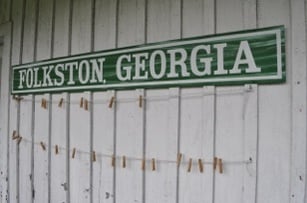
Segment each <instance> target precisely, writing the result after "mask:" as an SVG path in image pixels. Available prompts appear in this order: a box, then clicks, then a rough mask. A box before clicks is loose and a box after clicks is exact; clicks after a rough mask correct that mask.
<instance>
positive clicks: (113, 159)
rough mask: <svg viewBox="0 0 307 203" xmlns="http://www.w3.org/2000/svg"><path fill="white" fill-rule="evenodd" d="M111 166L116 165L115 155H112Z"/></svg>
mask: <svg viewBox="0 0 307 203" xmlns="http://www.w3.org/2000/svg"><path fill="white" fill-rule="evenodd" d="M111 166H112V167H115V156H114V155H112V159H111Z"/></svg>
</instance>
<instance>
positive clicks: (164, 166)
mask: <svg viewBox="0 0 307 203" xmlns="http://www.w3.org/2000/svg"><path fill="white" fill-rule="evenodd" d="M151 97H162V98H161V100H160V99H159V100H151V99H150V98H151ZM178 97H179V89H178V88H172V89H169V90H152V91H148V92H147V98H148V99H147V103H146V107H147V108H146V111H147V112H146V158H147V160H148V161H147V163H146V164H148V166H147V171H146V181H145V190H146V193H145V200H146V202H175V201H176V183H177V179H176V178H177V169H176V163H174V162H170V161H175V160H176V157H177V142H178V116H179V115H178V114H179V112H178V109H179V98H178ZM152 158H154V159H155V160H157V163H156V170H155V171H152V166H151V162H150V160H151V159H152Z"/></svg>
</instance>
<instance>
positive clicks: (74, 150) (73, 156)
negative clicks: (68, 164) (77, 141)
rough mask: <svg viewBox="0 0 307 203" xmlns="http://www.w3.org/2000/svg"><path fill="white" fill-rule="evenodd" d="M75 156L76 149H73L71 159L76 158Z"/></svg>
mask: <svg viewBox="0 0 307 203" xmlns="http://www.w3.org/2000/svg"><path fill="white" fill-rule="evenodd" d="M75 156H76V148H73V150H72V156H71V158H73V159H74V158H75Z"/></svg>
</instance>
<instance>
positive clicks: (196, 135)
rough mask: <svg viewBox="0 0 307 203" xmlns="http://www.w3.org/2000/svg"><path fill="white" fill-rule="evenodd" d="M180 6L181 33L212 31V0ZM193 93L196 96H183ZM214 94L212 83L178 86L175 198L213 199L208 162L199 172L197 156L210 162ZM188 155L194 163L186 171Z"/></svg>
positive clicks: (211, 177)
mask: <svg viewBox="0 0 307 203" xmlns="http://www.w3.org/2000/svg"><path fill="white" fill-rule="evenodd" d="M182 9H183V10H182V35H183V36H182V37H193V36H199V35H206V34H212V33H214V12H215V10H214V1H212V0H193V1H188V0H184V1H183V6H182ZM193 94H196V95H199V96H198V97H191V98H189V97H186V96H185V95H193ZM214 94H215V88H214V87H205V88H187V89H182V99H181V105H180V106H181V109H180V111H181V115H180V117H181V119H180V145H179V148H180V152H181V153H182V154H183V161H184V162H183V163H184V164H182V165H181V167H179V171H180V172H179V202H213V181H214V174H213V169H212V165H207V164H205V165H204V174H202V173H200V170H199V166H198V165H197V160H198V159H202V160H203V162H211V161H212V159H213V156H214V116H215V115H214V113H215V112H214V109H215V108H214V105H215V100H214V99H215V95H214ZM201 95H205V96H201ZM190 158H192V159H193V160H194V164H193V167H192V172H191V173H187V167H188V165H187V163H188V160H189V159H190Z"/></svg>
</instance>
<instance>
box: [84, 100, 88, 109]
mask: <svg viewBox="0 0 307 203" xmlns="http://www.w3.org/2000/svg"><path fill="white" fill-rule="evenodd" d="M84 109H85V110H86V111H88V100H87V99H84Z"/></svg>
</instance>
